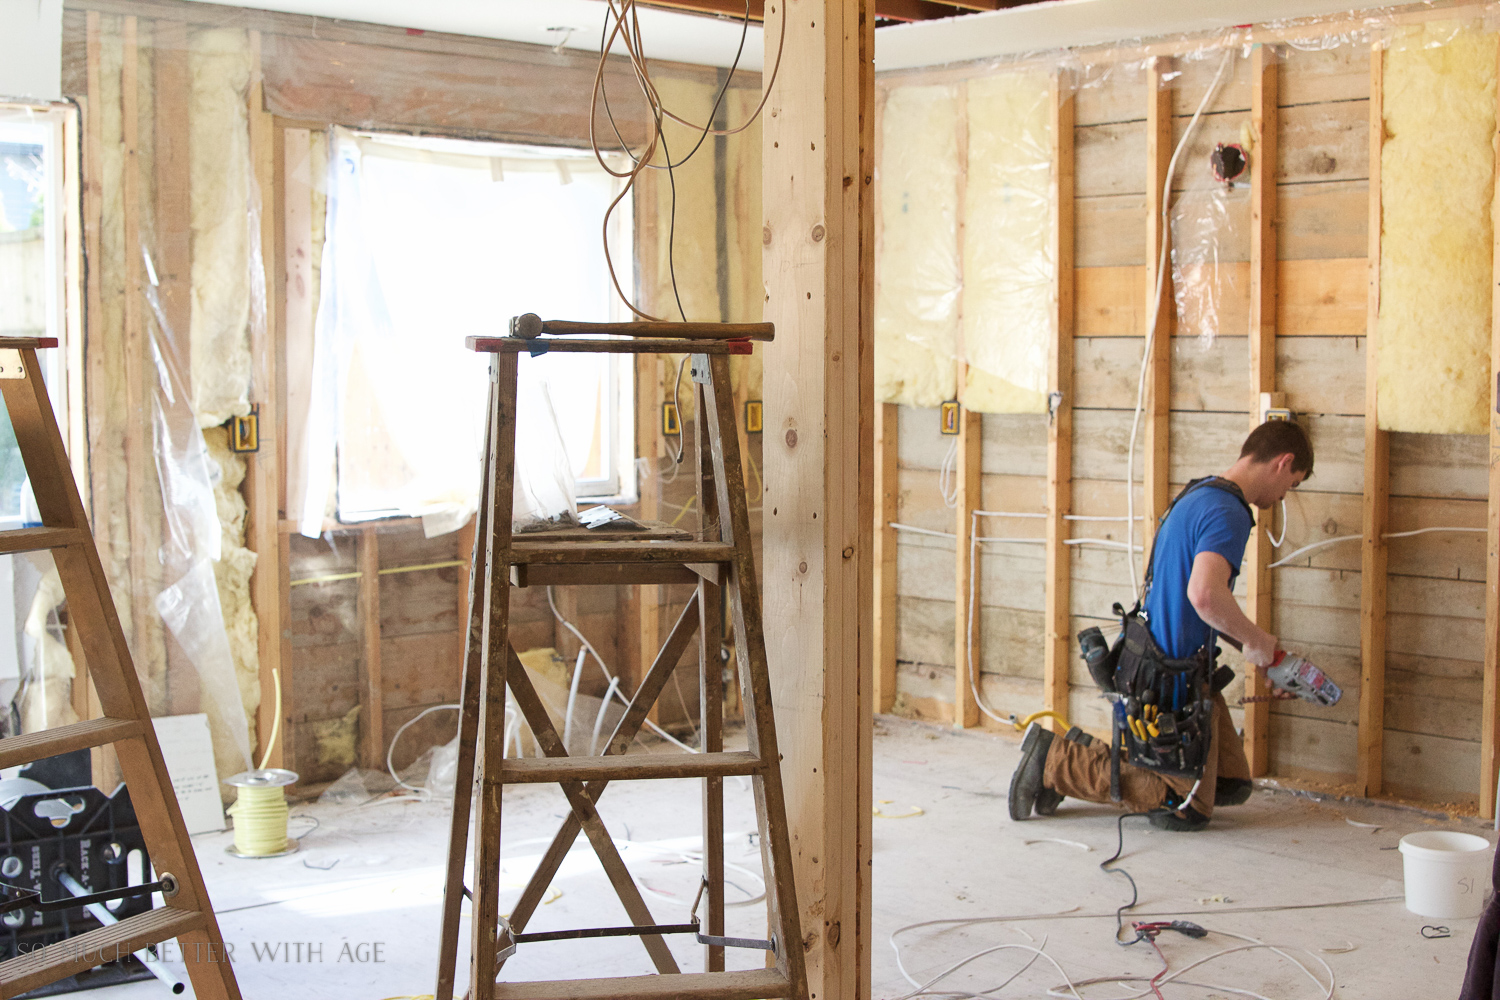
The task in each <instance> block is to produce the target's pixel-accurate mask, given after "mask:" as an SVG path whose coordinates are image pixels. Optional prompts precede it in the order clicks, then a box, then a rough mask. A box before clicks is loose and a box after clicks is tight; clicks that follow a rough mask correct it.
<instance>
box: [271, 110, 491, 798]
mask: <svg viewBox="0 0 1500 1000" xmlns="http://www.w3.org/2000/svg"><path fill="white" fill-rule="evenodd" d="M280 136H281V156H280V157H279V158H278V159H279V166H280V172H279V175H278V179H279V181H280V183H279V185H278V189H279V193H280V196H281V213H280V214H281V236H280V239H278V240H277V241H275V243H273V244H271V245H273V246H279V247H280V248H281V264H282V267H281V268H280V272H281V281H280V289H281V291H280V294H279V295H277V296H276V303H277V305H278V309H277V313H276V317H277V324H276V325H277V328H279V329H280V331H281V336H280V337H279V338H277V339H278V345H277V354H278V357H277V364H278V365H279V367H280V379H279V381H280V384H281V391H280V395H279V400H280V401H283V402H284V405H281V406H278V407H277V409H276V422H275V423H274V424H268V425H267V426H266V427H265V428H263V433H265V434H274V436H275V439H276V450H277V453H278V454H279V455H281V456H282V462H281V483H280V487H279V490H280V494H281V509H282V515H283V518H290V519H291V520H293V521H296V520H299V519H300V518H301V516H302V509H301V506H300V504H301V502H302V499H303V498H302V493H303V489H304V484H305V482H306V475H305V470H304V469H303V462H302V456H303V454H304V451H303V447H302V429H303V428H304V427H305V426H306V424H307V410H308V403H309V400H310V398H311V380H312V360H313V357H312V356H313V317H314V314H315V313H316V311H317V303H316V302H314V301H313V295H312V287H313V267H312V258H313V245H312V239H313V236H312V233H313V228H312V227H313V218H312V204H313V203H312V193H313V180H314V178H313V177H312V133H311V131H309V130H308V129H305V128H284V129H281V130H280ZM282 527H283V525H282V523H280V522H278V524H277V535H278V537H277V539H276V553H277V559H276V562H277V577H278V583H277V587H278V594H277V603H278V605H279V607H280V615H281V622H282V627H281V629H280V631H279V632H277V633H276V634H275V635H274V636H271V637H269V641H270V642H274V643H275V645H276V661H277V662H278V663H279V665H280V670H281V688H282V692H283V696H282V700H283V704H282V710H281V724H282V728H283V730H284V733H283V735H282V737H281V738H280V739H279V740H278V742H277V746H276V748H275V750H274V752H273V754H272V756H271V766H273V767H285V768H287V769H288V770H293V771H295V770H296V769H297V767H296V764H297V760H296V750H297V741H296V739H295V737H294V729H293V723H292V716H293V711H292V709H293V707H294V706H293V705H292V704H291V703H290V696H289V693H290V692H291V691H292V690H293V688H292V681H293V678H292V677H291V671H292V662H293V658H292V640H291V630H290V628H289V627H288V624H289V623H290V622H291V620H292V608H291V591H290V587H289V584H290V582H291V563H292V552H291V535H290V534H288V533H287V532H286V531H285V530H281V529H282ZM257 551H260V550H259V549H257ZM467 620H468V619H467V618H460V619H459V621H467ZM267 643H268V638H267V636H266V634H265V630H262V633H261V654H262V657H264V656H265V655H266V653H267V652H268V651H269V650H270V646H269V645H268V644H267ZM264 662H265V661H264V659H262V664H264ZM264 672H265V671H264V666H262V680H261V683H262V689H261V697H262V699H264V698H265V688H264V684H265V679H264ZM273 697H274V692H273ZM267 719H268V716H267V715H266V707H265V702H264V700H262V702H261V711H260V725H261V732H263V733H265V732H269V730H267V729H266V728H265V727H266V721H267Z"/></svg>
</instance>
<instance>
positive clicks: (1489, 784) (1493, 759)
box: [1479, 123, 1500, 819]
mask: <svg viewBox="0 0 1500 1000" xmlns="http://www.w3.org/2000/svg"><path fill="white" fill-rule="evenodd" d="M1497 125H1500V123H1497ZM1496 131H1497V133H1500V128H1497V129H1496ZM1495 192H1496V194H1495V197H1496V198H1497V199H1500V170H1497V171H1496V174H1495ZM1495 251H1496V252H1495V255H1494V268H1495V280H1494V282H1493V283H1491V286H1490V287H1491V289H1492V291H1491V309H1492V311H1493V312H1492V318H1491V320H1490V383H1489V384H1490V391H1491V392H1493V393H1494V395H1493V396H1492V397H1491V398H1490V413H1489V421H1490V496H1489V512H1488V514H1487V515H1486V517H1485V526H1486V527H1487V528H1488V529H1489V534H1488V538H1487V543H1486V547H1485V564H1484V707H1483V709H1482V715H1481V721H1480V741H1479V815H1481V816H1483V817H1484V818H1485V819H1494V817H1495V798H1496V784H1497V782H1500V291H1495V290H1497V289H1500V227H1497V228H1496V230H1495Z"/></svg>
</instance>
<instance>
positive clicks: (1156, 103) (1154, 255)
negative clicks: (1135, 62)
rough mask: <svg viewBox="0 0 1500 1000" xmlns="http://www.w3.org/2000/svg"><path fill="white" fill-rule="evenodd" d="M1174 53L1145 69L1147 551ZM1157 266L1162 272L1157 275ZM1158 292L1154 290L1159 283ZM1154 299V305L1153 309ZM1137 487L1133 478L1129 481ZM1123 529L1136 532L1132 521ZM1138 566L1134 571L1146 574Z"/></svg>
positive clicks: (1156, 508) (1157, 497)
mask: <svg viewBox="0 0 1500 1000" xmlns="http://www.w3.org/2000/svg"><path fill="white" fill-rule="evenodd" d="M1175 65H1176V64H1175V63H1174V61H1173V60H1172V59H1170V58H1168V57H1166V56H1153V57H1152V58H1151V60H1150V61H1149V62H1148V63H1147V69H1146V317H1147V322H1148V323H1149V322H1150V317H1151V315H1152V313H1153V312H1155V315H1156V323H1155V326H1154V328H1153V329H1150V330H1147V331H1146V338H1147V340H1148V341H1149V344H1148V349H1149V351H1150V354H1151V356H1150V359H1149V361H1148V364H1147V373H1146V399H1145V413H1144V417H1145V421H1144V425H1145V426H1144V430H1145V445H1144V447H1143V449H1142V450H1143V451H1144V452H1145V461H1144V463H1143V467H1142V470H1141V473H1142V480H1143V491H1142V492H1143V496H1144V501H1145V502H1144V505H1143V509H1142V511H1141V513H1142V514H1143V515H1144V517H1145V520H1144V521H1143V522H1142V524H1143V526H1144V530H1143V531H1142V533H1141V537H1142V539H1143V540H1144V543H1145V547H1146V551H1147V552H1149V551H1150V548H1151V540H1152V539H1153V538H1155V537H1156V521H1157V518H1159V517H1161V516H1162V514H1164V513H1166V510H1167V503H1168V502H1169V501H1170V499H1171V478H1170V475H1169V462H1168V459H1169V452H1168V442H1169V436H1170V432H1169V424H1170V419H1171V409H1170V407H1171V401H1172V326H1173V323H1172V320H1173V314H1174V313H1175V312H1176V310H1175V309H1174V308H1173V298H1172V272H1171V242H1172V233H1171V229H1170V222H1169V220H1168V224H1167V225H1163V221H1164V213H1165V204H1164V202H1163V196H1164V195H1165V194H1166V192H1164V191H1163V187H1164V186H1165V184H1166V182H1167V168H1168V166H1170V165H1171V161H1172V91H1171V88H1170V86H1169V85H1168V82H1167V81H1168V78H1169V75H1170V74H1171V73H1172V71H1173V69H1174V68H1175ZM1158 271H1164V272H1165V273H1163V274H1161V275H1158ZM1158 283H1159V284H1160V286H1161V294H1160V296H1158V295H1157V285H1158ZM1153 303H1154V304H1155V306H1156V308H1155V309H1153ZM1126 487H1127V488H1128V489H1135V484H1134V483H1127V484H1126ZM1129 528H1130V529H1131V530H1130V531H1129V532H1127V534H1126V538H1127V539H1131V538H1134V528H1135V525H1130V526H1129ZM1144 575H1145V569H1144V567H1142V568H1141V569H1140V572H1139V573H1138V574H1137V576H1138V577H1139V576H1144Z"/></svg>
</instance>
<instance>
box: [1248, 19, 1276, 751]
mask: <svg viewBox="0 0 1500 1000" xmlns="http://www.w3.org/2000/svg"><path fill="white" fill-rule="evenodd" d="M1278 64H1279V59H1278V58H1277V55H1276V52H1275V50H1274V49H1271V48H1268V47H1267V46H1265V45H1263V44H1257V45H1256V46H1255V48H1254V49H1253V50H1252V52H1251V55H1250V132H1251V136H1252V140H1253V142H1254V147H1253V149H1254V152H1253V153H1252V154H1251V155H1252V156H1253V157H1254V159H1253V161H1252V166H1251V170H1250V396H1249V410H1250V429H1251V430H1254V429H1255V428H1256V427H1257V426H1258V425H1259V424H1260V422H1261V414H1262V412H1263V410H1264V408H1263V405H1262V401H1261V396H1262V394H1263V393H1274V392H1275V391H1276V163H1277V156H1276V149H1277V146H1276V141H1277V128H1278V119H1277V107H1278V105H1279V101H1278V94H1279V90H1278V89H1277V87H1278V81H1279V76H1278V73H1279V65H1278ZM1273 516H1274V511H1266V512H1264V513H1262V514H1261V516H1260V517H1259V518H1258V519H1257V523H1256V525H1255V528H1254V530H1253V531H1252V532H1251V534H1250V544H1249V546H1248V548H1247V549H1246V555H1247V556H1248V558H1249V563H1248V565H1247V566H1246V568H1245V611H1246V614H1247V616H1248V617H1249V618H1250V620H1251V621H1253V622H1255V624H1256V625H1258V626H1260V627H1261V628H1263V629H1265V630H1266V631H1268V632H1269V631H1270V630H1271V594H1272V590H1271V570H1270V566H1271V562H1272V554H1271V532H1270V527H1271V518H1272V517H1273ZM1269 693H1270V685H1268V684H1267V683H1266V675H1265V673H1264V672H1263V671H1260V670H1253V669H1249V668H1248V667H1247V668H1246V673H1245V694H1246V695H1247V696H1248V697H1247V700H1246V702H1245V756H1246V757H1248V758H1249V760H1250V774H1251V776H1252V777H1256V778H1259V777H1262V776H1264V775H1265V774H1266V773H1268V770H1269V767H1270V744H1269V743H1268V742H1267V740H1268V737H1269V733H1268V731H1267V722H1268V718H1269V715H1270V707H1271V706H1270V703H1269V702H1266V701H1256V700H1252V699H1255V698H1264V697H1265V696H1266V695H1268V694H1269Z"/></svg>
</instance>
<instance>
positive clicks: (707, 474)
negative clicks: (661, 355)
mask: <svg viewBox="0 0 1500 1000" xmlns="http://www.w3.org/2000/svg"><path fill="white" fill-rule="evenodd" d="M697 390H698V393H697V395H698V398H697V407H696V408H695V412H696V413H697V414H698V419H697V420H696V421H695V424H696V427H695V428H694V430H695V437H696V438H697V448H696V449H695V450H696V453H697V455H696V457H697V464H698V509H699V510H700V511H702V513H703V527H704V537H705V538H708V537H710V536H711V534H713V533H717V532H718V530H719V528H718V525H719V522H720V512H719V494H718V490H717V488H716V486H715V483H714V456H713V444H712V441H711V439H710V438H709V435H708V421H707V419H706V418H705V417H704V416H703V414H704V413H705V412H706V411H707V409H708V397H707V395H706V394H705V393H704V391H703V386H702V385H698V386H697ZM722 595H723V588H722V587H720V586H719V585H718V584H714V583H710V582H709V581H707V580H705V579H701V578H700V579H699V581H698V616H699V619H698V620H699V626H698V638H699V643H698V691H699V697H698V725H699V731H700V732H701V733H702V734H703V745H702V746H700V747H699V748H698V749H699V750H701V751H702V752H703V753H719V752H720V751H722V750H723V749H724V668H723V664H722V663H721V662H720V661H719V649H720V647H721V645H722V643H723V634H722V624H723V622H722V619H721V618H720V613H721V611H720V609H721V601H722ZM703 882H704V887H705V888H704V893H703V895H704V903H705V906H706V907H707V911H706V912H705V914H704V916H703V926H704V929H705V931H706V932H707V933H708V934H710V935H712V936H714V937H723V936H724V779H723V778H704V779H703ZM703 970H704V971H705V972H722V971H724V949H723V948H722V947H721V946H719V945H706V946H705V954H704V957H703Z"/></svg>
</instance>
